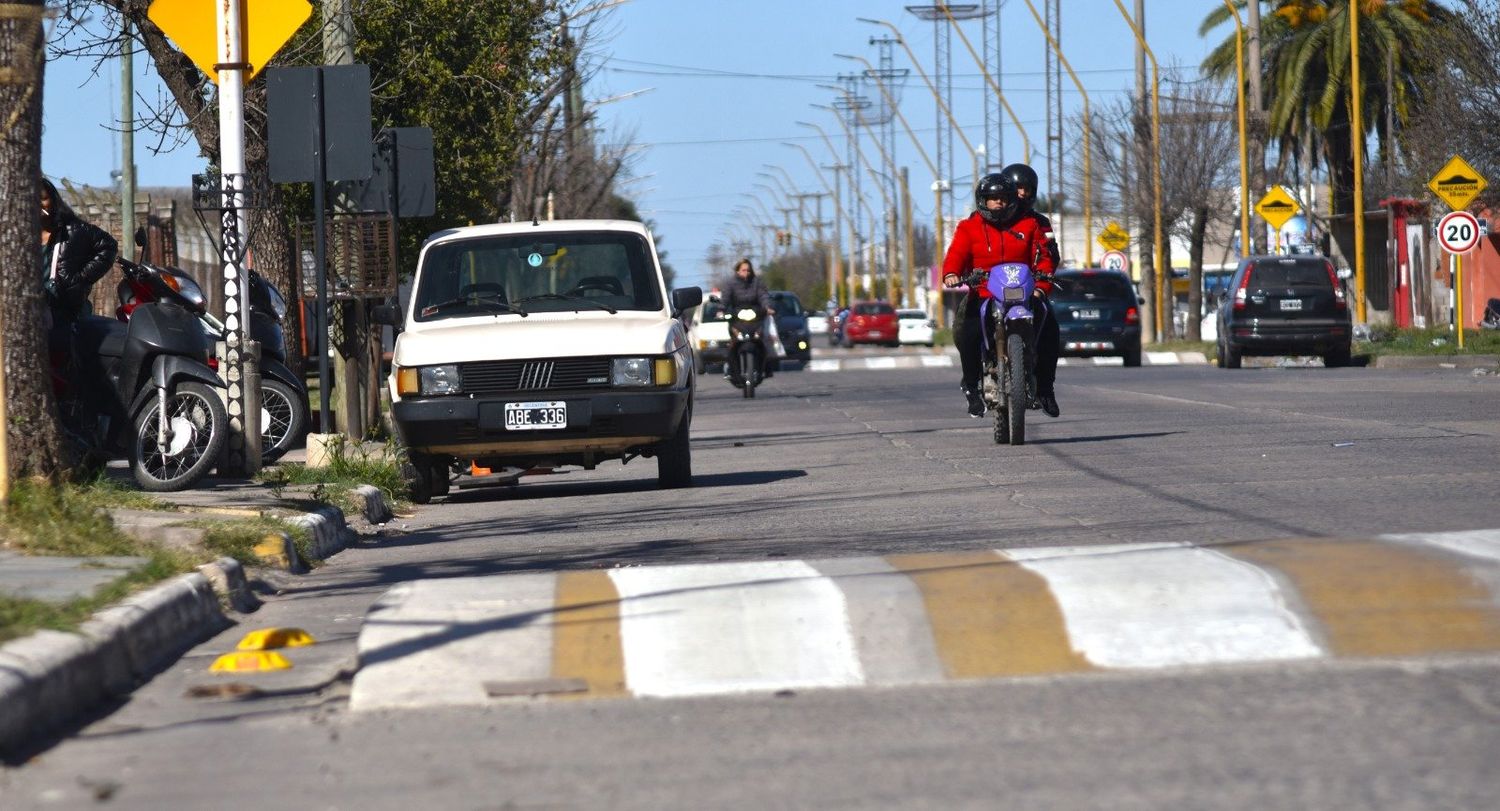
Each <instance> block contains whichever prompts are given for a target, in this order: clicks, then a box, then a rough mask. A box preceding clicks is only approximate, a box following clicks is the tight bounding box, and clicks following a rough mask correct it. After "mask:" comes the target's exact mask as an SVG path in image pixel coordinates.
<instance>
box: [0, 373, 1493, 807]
mask: <svg viewBox="0 0 1500 811" xmlns="http://www.w3.org/2000/svg"><path fill="white" fill-rule="evenodd" d="M954 377H955V375H954V372H953V370H921V369H913V370H901V371H892V372H876V371H868V372H838V373H812V372H807V373H797V372H783V373H780V374H778V375H777V376H776V377H775V378H773V379H772V380H771V381H769V382H768V384H767V385H766V386H765V387H764V388H763V390H762V391H761V393H760V395H759V396H758V397H757V398H756V399H755V400H751V401H746V400H742V399H740V398H739V393H738V392H737V391H736V390H734V389H732V388H730V387H729V386H728V385H727V384H725V383H723V382H722V381H720V380H717V379H713V378H709V379H705V380H704V381H702V386H701V388H700V394H699V399H698V403H697V412H696V416H695V421H694V430H693V452H694V468H695V474H696V479H697V486H696V487H694V488H693V489H690V490H678V491H661V490H658V489H656V487H655V466H654V463H652V462H651V461H649V460H636V461H634V462H632V463H631V464H629V465H628V466H624V467H621V466H620V465H618V464H614V465H610V466H607V467H604V468H601V469H599V470H597V471H593V472H571V473H566V474H561V475H556V476H550V477H538V478H533V479H528V480H526V481H525V482H524V483H523V484H522V485H520V486H519V487H516V488H506V489H478V490H463V491H459V492H457V493H456V494H455V495H453V496H451V497H450V498H449V499H448V500H447V501H446V503H439V504H435V505H431V506H428V507H425V508H422V509H421V510H420V511H419V512H418V514H417V515H415V516H414V517H411V518H409V519H405V520H404V522H403V523H402V524H400V525H392V526H391V527H389V528H388V529H389V531H388V532H387V533H385V534H383V535H382V536H381V537H378V538H374V539H370V540H369V542H368V543H366V544H364V545H362V546H360V547H356V548H353V549H350V550H347V551H345V552H343V553H341V554H340V555H338V556H337V557H336V558H334V559H333V560H332V561H330V562H329V563H328V565H326V566H324V567H323V568H321V569H319V570H318V571H316V572H314V573H313V574H311V575H308V576H305V577H302V578H298V579H289V580H287V581H286V582H285V583H283V584H282V587H283V592H282V593H281V594H280V595H279V596H277V597H275V598H273V599H271V600H270V601H269V602H268V603H267V605H266V606H265V607H264V608H262V609H261V611H260V612H257V614H255V615H253V616H250V617H248V618H246V621H245V622H244V623H243V624H242V625H241V627H239V628H237V629H233V630H231V631H229V632H226V633H225V634H223V635H221V636H220V637H218V638H216V639H214V640H211V641H209V642H207V643H205V644H204V645H201V646H199V647H198V648H197V649H195V650H194V651H193V652H192V653H191V654H190V655H189V656H187V657H185V658H184V659H183V660H182V661H181V662H179V663H178V664H177V665H176V666H175V667H173V668H172V669H170V670H169V671H167V672H165V673H163V674H161V675H160V676H159V677H158V678H156V679H155V680H153V681H152V682H151V683H150V684H148V685H146V686H144V687H143V688H142V689H141V690H140V691H139V692H138V693H137V694H136V695H135V697H133V698H132V700H131V701H130V702H129V703H127V704H126V705H124V706H122V707H119V708H114V709H113V711H111V712H107V713H104V714H102V715H101V717H99V718H98V719H96V720H95V721H94V722H93V723H92V724H90V725H87V726H85V727H84V728H82V729H80V730H78V731H77V732H76V734H74V735H72V736H71V737H69V738H68V739H66V740H64V741H63V742H61V743H60V744H58V745H56V746H55V747H52V748H50V749H46V750H44V751H42V752H41V753H40V754H39V755H38V757H36V758H35V759H34V760H32V761H31V762H29V763H26V764H24V765H23V766H21V767H19V768H11V769H7V770H6V771H4V772H3V773H0V806H3V807H5V808H7V809H10V808H52V807H82V806H89V805H92V804H93V803H94V802H95V801H97V800H101V799H103V800H107V801H108V802H109V805H110V807H120V808H166V807H174V808H176V807H216V808H239V807H243V808H262V807H267V806H271V805H290V806H294V807H322V808H346V807H348V808H353V807H360V808H396V807H403V808H404V807H409V806H411V805H412V804H414V803H425V804H428V805H431V806H433V807H442V808H561V807H566V808H574V807H584V806H589V807H597V806H603V807H611V808H665V807H672V808H702V807H734V808H764V807H798V808H812V807H817V808H829V807H850V808H856V807H857V808H872V807H882V808H912V807H932V808H939V807H941V808H965V807H972V808H993V807H999V806H1004V807H1017V808H1026V807H1050V808H1092V807H1101V806H1108V807H1112V808H1152V809H1159V808H1195V809H1196V808H1324V807H1358V808H1412V809H1427V808H1476V809H1478V808H1491V807H1493V805H1494V796H1495V794H1496V791H1497V789H1500V777H1497V776H1496V774H1495V771H1494V769H1493V762H1492V761H1493V753H1494V752H1495V751H1500V687H1497V685H1500V679H1497V678H1496V677H1497V675H1500V657H1497V656H1496V655H1495V654H1494V653H1493V652H1492V650H1490V649H1487V648H1485V647H1484V646H1483V645H1478V646H1473V647H1474V649H1473V650H1468V651H1465V650H1461V649H1458V648H1454V649H1452V650H1436V651H1426V652H1422V653H1419V654H1415V655H1389V656H1386V655H1364V656H1350V657H1334V658H1309V659H1304V660H1297V661H1277V662H1261V663H1257V664H1235V665H1214V666H1181V665H1178V666H1167V667H1158V668H1153V669H1150V670H1139V671H1106V672H1098V671H1092V672H1084V673H1047V674H1044V675H1038V676H1029V677H1005V678H973V679H962V680H949V681H942V682H936V683H892V684H885V685H878V686H868V685H866V686H859V687H844V688H836V689H781V690H777V691H750V692H746V693H741V694H731V695H702V696H695V697H674V698H615V699H591V698H584V699H581V700H579V699H571V698H567V697H552V698H541V699H529V698H520V699H515V698H506V699H496V700H495V701H494V702H493V703H490V704H487V705H477V706H475V705H470V706H462V707H439V706H430V705H421V706H417V707H416V708H414V709H401V710H383V709H382V710H374V711H359V710H355V709H351V706H350V700H349V699H350V695H351V692H354V691H355V690H356V689H357V688H355V687H354V685H356V684H357V683H358V680H359V678H361V677H362V676H363V675H364V673H363V672H362V673H360V674H359V675H357V676H354V677H353V678H350V675H351V673H352V665H350V664H349V663H351V662H352V661H353V653H354V649H355V646H356V640H357V639H358V638H359V636H360V634H361V630H362V628H364V627H365V626H367V625H369V624H370V623H369V621H368V620H367V617H368V616H370V615H369V612H370V609H371V607H372V606H373V605H375V604H376V602H377V601H378V600H382V599H384V600H390V599H391V595H392V592H391V589H392V588H394V587H398V586H402V584H413V583H424V584H430V587H431V588H441V587H443V586H444V585H445V583H444V582H439V581H445V582H446V583H447V585H450V586H457V585H459V584H463V585H464V587H465V588H468V589H470V590H471V591H475V590H477V591H478V596H477V597H476V596H474V595H471V596H470V597H469V598H468V599H470V601H471V604H473V605H479V604H484V603H503V602H505V600H507V599H519V598H515V597H514V595H515V594H516V592H515V591H514V590H512V591H498V590H496V591H490V590H487V589H489V587H490V584H498V583H522V582H535V581H536V578H543V577H556V576H558V575H557V573H559V572H563V573H568V572H576V573H584V572H593V571H598V570H607V571H610V572H621V571H627V572H629V571H634V570H637V569H638V570H639V571H640V572H641V573H649V572H652V571H655V568H654V567H660V566H681V565H682V564H716V563H723V564H735V565H742V566H743V565H748V564H751V563H756V564H772V563H775V562H783V563H788V564H790V563H792V562H795V561H805V560H817V561H840V560H844V561H848V560H850V559H859V560H868V559H872V558H874V557H876V556H883V558H882V559H885V560H893V559H910V558H911V557H912V556H915V555H917V554H919V553H920V554H928V553H944V554H951V555H961V554H967V553H969V552H971V551H972V550H991V549H998V550H1001V552H1002V553H1005V552H1006V550H1009V554H1010V555H1011V556H1013V557H1015V558H1017V559H1022V558H1024V557H1025V556H1026V552H1027V550H1031V551H1032V552H1033V553H1036V550H1038V549H1045V550H1052V549H1055V548H1059V547H1080V546H1082V547H1089V546H1096V547H1101V548H1104V547H1114V546H1118V545H1141V544H1172V545H1193V546H1203V547H1208V548H1231V547H1235V546H1236V545H1239V546H1242V547H1243V548H1246V549H1251V548H1259V547H1256V546H1255V544H1252V543H1250V542H1265V541H1269V540H1273V539H1289V538H1321V539H1334V538H1369V537H1374V536H1377V535H1383V534H1390V533H1436V532H1453V531H1465V530H1485V529H1494V528H1500V511H1497V510H1496V507H1495V505H1496V499H1495V493H1497V492H1500V464H1497V461H1496V460H1497V459H1500V419H1497V418H1496V413H1495V412H1496V410H1497V408H1500V377H1496V376H1472V375H1469V374H1467V373H1462V372H1454V371H1443V370H1435V371H1388V370H1376V369H1333V370H1325V369H1319V368H1311V369H1248V370H1241V371H1236V372H1231V371H1225V370H1219V369H1215V368H1212V367H1144V368H1140V369H1122V368H1109V367H1100V368H1089V367H1078V368H1074V367H1069V368H1067V369H1064V370H1063V371H1062V372H1061V373H1060V375H1059V385H1058V394H1059V400H1060V401H1061V405H1062V408H1063V416H1062V417H1061V418H1060V419H1057V420H1048V419H1046V418H1045V417H1041V416H1039V415H1037V412H1032V415H1033V417H1034V419H1033V420H1031V421H1029V441H1028V443H1027V444H1026V445H1025V446H1022V447H997V446H995V445H994V444H993V443H992V441H991V437H990V429H989V425H988V422H987V421H983V420H971V419H969V418H968V417H966V416H965V415H964V413H963V399H962V397H961V396H960V395H959V392H958V389H957V381H956V380H955V379H954ZM1247 554H1248V553H1247ZM902 556H905V557H904V558H903V557H902ZM825 565H831V564H825ZM848 565H854V564H853V563H848ZM1288 571H1290V569H1289V570H1288ZM1483 571H1489V570H1483ZM1491 574H1492V572H1491ZM615 577H616V582H624V581H623V580H621V579H620V577H619V576H618V575H616V576H615ZM528 578H529V579H528ZM1475 582H1478V583H1479V584H1480V586H1478V587H1477V588H1480V589H1481V591H1483V590H1484V589H1488V591H1487V592H1483V593H1482V594H1481V596H1480V597H1478V598H1475V597H1473V595H1472V594H1471V595H1470V597H1468V598H1466V599H1467V600H1468V603H1466V604H1464V605H1462V606H1459V608H1461V609H1463V610H1466V611H1476V612H1478V614H1477V616H1479V619H1478V620H1476V621H1477V622H1480V623H1483V622H1488V621H1490V620H1491V619H1492V618H1493V615H1494V613H1495V610H1494V609H1495V605H1496V597H1497V595H1496V588H1497V587H1496V585H1495V584H1496V583H1500V579H1496V578H1494V577H1489V576H1486V577H1479V578H1478V579H1477V580H1476V581H1475ZM406 588H410V586H407V587H406ZM396 593H398V594H399V593H400V592H396ZM436 593H439V594H441V593H442V592H436ZM1424 595H1425V596H1424ZM1361 598H1362V599H1365V600H1366V601H1367V602H1368V601H1370V600H1374V601H1375V603H1374V604H1376V605H1377V607H1378V604H1379V600H1380V599H1384V598H1385V595H1382V594H1375V595H1369V594H1364V595H1361ZM1430 598H1431V594H1430V593H1429V592H1421V593H1420V594H1417V596H1416V597H1415V598H1412V599H1417V600H1423V599H1430ZM1390 599H1391V600H1395V599H1396V597H1394V596H1393V597H1391V598H1390ZM1409 607H1410V606H1408V608H1409ZM1439 607H1440V608H1441V606H1439ZM1293 608H1295V606H1293ZM492 610H493V611H495V612H499V613H497V614H495V615H494V616H500V615H501V614H503V612H504V610H505V607H504V606H503V605H501V606H497V607H494V608H492ZM1392 616H1396V614H1394V613H1393V614H1392ZM892 619H893V621H894V619H895V618H894V615H893V617H892ZM1373 624H1375V625H1379V624H1380V618H1379V617H1378V616H1377V617H1376V618H1375V620H1374V621H1373ZM271 625H282V626H297V627H302V628H306V629H307V630H309V631H310V632H312V633H313V635H314V636H315V637H317V638H318V639H319V644H318V645H317V646H314V647H315V649H316V650H317V651H319V652H320V653H319V656H321V657H322V658H321V659H319V658H316V657H314V658H310V659H308V660H307V665H306V667H303V668H302V669H301V670H299V671H297V672H298V674H299V675H300V676H301V677H302V679H303V681H302V683H300V684H299V683H298V682H297V681H296V679H295V678H291V679H290V680H288V679H289V678H290V677H285V676H283V677H282V681H280V682H271V681H267V682H259V683H258V682H256V679H257V678H260V677H258V676H254V675H249V676H241V677H235V678H233V679H230V680H229V681H228V682H226V681H225V678H224V677H215V676H210V675H208V674H207V673H206V672H205V668H206V665H207V664H208V662H209V661H211V659H212V657H214V656H216V655H217V654H219V653H222V652H224V651H227V650H229V649H230V648H231V647H232V646H233V644H234V642H235V641H237V640H238V638H239V637H240V636H241V635H243V633H244V632H245V631H246V630H249V629H251V628H256V627H264V626H271ZM473 627H474V629H475V630H474V632H473V633H472V634H469V636H471V637H472V639H471V640H470V641H471V642H473V643H475V645H476V647H475V648H474V650H476V651H481V652H483V651H485V650H486V649H487V648H488V650H489V652H490V654H491V655H492V656H493V660H491V659H487V658H485V656H484V655H483V653H481V654H480V655H479V656H477V657H476V658H475V659H474V660H473V661H472V662H471V663H470V666H471V667H472V668H474V669H478V670H481V671H484V672H480V673H478V675H477V677H479V678H483V677H484V676H485V673H486V672H491V671H490V670H488V669H493V671H492V672H493V673H494V674H495V677H496V678H500V677H501V675H503V671H505V669H506V668H507V667H510V666H511V664H512V660H513V659H514V658H515V657H513V656H510V655H509V652H510V650H511V649H509V648H505V647H501V645H502V644H509V643H502V642H501V641H500V638H499V637H491V636H489V635H488V634H489V632H490V631H500V630H502V629H501V628H499V627H498V626H485V625H483V624H478V625H475V626H473ZM558 627H559V628H561V627H562V625H561V624H559V626H558ZM1481 630H1483V629H1481ZM555 632H557V633H560V631H555ZM1481 635H1482V634H1481ZM492 640H493V644H490V642H491V641H492ZM1317 641H1318V642H1319V644H1323V643H1324V642H1325V640H1322V639H1321V638H1319V639H1318V640H1317ZM710 644H711V643H710ZM310 650H311V649H310ZM386 656H387V658H394V659H396V660H398V661H399V660H400V653H399V649H397V653H396V654H395V655H394V656H392V655H391V654H390V653H389V652H387V653H386ZM341 666H348V668H349V672H346V673H345V674H344V675H343V677H341V678H333V677H332V676H331V674H333V673H335V672H336V671H337V670H338V669H339V668H340V667H341ZM299 667H301V665H299ZM319 673H325V674H329V675H328V676H327V677H325V678H318V677H316V674H319ZM450 678H451V674H449V673H446V672H442V671H433V672H431V673H430V675H429V681H430V682H431V683H432V684H431V685H430V687H431V688H432V689H433V690H434V692H436V693H438V694H441V693H443V692H444V691H445V690H446V689H447V684H448V683H449V681H448V680H449V679H450ZM323 682H327V683H326V684H324V683H323ZM226 685H245V686H248V687H250V688H256V687H260V688H262V689H268V690H269V689H280V690H282V692H280V693H270V694H264V695H261V696H259V697H253V698H241V699H238V700H235V699H233V698H230V697H228V696H230V695H232V694H233V693H235V692H236V689H235V688H233V687H229V686H226ZM273 685H274V688H273ZM453 689H458V685H457V684H456V683H454V686H453ZM191 696H197V697H191Z"/></svg>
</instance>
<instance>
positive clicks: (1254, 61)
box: [1244, 0, 1310, 256]
mask: <svg viewBox="0 0 1500 811" xmlns="http://www.w3.org/2000/svg"><path fill="white" fill-rule="evenodd" d="M1245 10H1246V11H1247V12H1248V14H1247V15H1246V17H1247V20H1246V23H1245V40H1246V42H1245V60H1246V62H1247V63H1248V64H1246V65H1245V75H1246V77H1247V78H1248V79H1249V84H1250V87H1249V90H1248V94H1247V95H1248V99H1247V101H1248V102H1249V106H1250V114H1249V117H1250V133H1249V134H1250V147H1249V151H1250V192H1251V194H1253V195H1255V196H1256V197H1257V199H1258V198H1259V196H1260V195H1261V194H1263V193H1264V192H1265V190H1266V110H1265V106H1264V101H1263V99H1262V97H1261V90H1260V3H1259V2H1257V0H1251V2H1249V3H1246V4H1245ZM1302 140H1303V141H1307V140H1308V139H1306V138H1304V139H1302ZM1255 202H1256V201H1255V200H1246V201H1245V202H1244V205H1247V206H1252V208H1251V209H1250V215H1251V217H1253V218H1254V219H1253V221H1252V222H1251V225H1250V231H1251V234H1253V235H1254V239H1251V240H1250V241H1249V242H1246V243H1245V255H1246V256H1249V255H1251V254H1254V253H1262V252H1264V248H1265V234H1266V224H1265V220H1264V219H1262V218H1261V217H1260V216H1259V215H1258V214H1256V213H1255V209H1254V208H1253V206H1254V205H1255ZM1309 214H1310V212H1309ZM1309 219H1310V217H1309ZM1257 248H1259V250H1257Z"/></svg>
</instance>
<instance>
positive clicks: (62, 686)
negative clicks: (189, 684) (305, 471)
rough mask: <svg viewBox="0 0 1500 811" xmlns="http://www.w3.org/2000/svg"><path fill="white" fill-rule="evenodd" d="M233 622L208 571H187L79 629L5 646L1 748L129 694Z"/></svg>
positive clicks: (0, 672)
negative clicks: (213, 585)
mask: <svg viewBox="0 0 1500 811" xmlns="http://www.w3.org/2000/svg"><path fill="white" fill-rule="evenodd" d="M228 623H229V619H228V617H226V616H225V615H224V613H223V611H222V610H221V609H220V608H219V600H218V597H217V596H216V595H215V594H214V591H213V588H212V586H211V585H210V584H209V580H208V578H207V577H204V576H203V575H201V574H187V575H183V576H181V577H178V578H176V579H174V580H169V581H167V582H165V583H162V584H159V585H157V586H153V587H152V588H149V589H146V590H145V591H142V592H140V593H138V594H135V595H132V596H131V597H129V598H126V599H125V600H123V601H122V602H120V603H118V604H116V605H114V606H111V607H109V608H106V609H104V610H103V611H100V612H98V613H96V614H94V616H93V618H92V619H90V620H88V621H87V622H85V623H83V625H82V626H81V627H80V628H79V631H78V632H77V633H66V632H62V631H39V632H37V633H34V634H32V635H30V636H27V637H23V638H21V639H17V640H13V641H11V642H8V643H6V644H5V645H4V646H3V647H0V751H7V752H10V751H18V750H20V749H22V748H23V747H24V746H25V745H26V744H27V743H31V742H35V741H36V740H37V738H38V737H39V736H41V735H42V734H44V733H46V732H49V731H51V730H55V729H57V728H58V727H60V726H61V725H63V724H65V723H67V722H69V721H71V720H73V719H75V718H77V717H78V716H79V715H81V714H82V713H84V712H85V711H87V710H88V709H89V708H91V707H93V706H95V705H96V704H98V703H99V702H100V701H103V700H104V699H106V698H109V697H112V696H118V695H124V694H127V693H129V692H130V691H131V690H132V689H134V688H135V685H136V684H138V683H139V682H141V681H142V680H144V679H147V678H149V677H150V676H151V675H152V674H154V673H155V672H156V671H157V670H158V669H159V668H161V667H163V666H165V665H166V664H168V663H169V662H170V661H171V660H172V659H173V658H174V657H175V656H177V655H178V654H180V653H182V652H183V651H185V650H187V649H188V648H190V647H192V646H193V645H195V644H197V643H198V642H201V641H203V640H204V639H207V638H208V637H209V636H211V635H212V634H214V633H217V632H218V631H219V630H220V629H222V628H223V627H225V626H226V625H227V624H228Z"/></svg>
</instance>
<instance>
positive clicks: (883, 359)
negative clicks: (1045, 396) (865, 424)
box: [802, 352, 1208, 372]
mask: <svg viewBox="0 0 1500 811" xmlns="http://www.w3.org/2000/svg"><path fill="white" fill-rule="evenodd" d="M1141 359H1142V363H1143V364H1144V365H1146V366H1204V365H1207V364H1208V357H1207V356H1206V355H1204V354H1203V353H1202V352H1145V353H1142V356H1141ZM1057 365H1058V366H1124V365H1125V359H1124V358H1122V357H1118V356H1113V355H1111V356H1101V357H1082V358H1058V359H1057ZM957 367H958V356H957V355H952V354H942V355H895V356H874V357H868V358H858V357H856V358H818V359H815V360H810V361H808V362H807V363H806V364H804V365H803V367H802V368H803V369H804V370H805V371H809V372H849V371H884V370H889V369H934V368H944V369H946V368H957Z"/></svg>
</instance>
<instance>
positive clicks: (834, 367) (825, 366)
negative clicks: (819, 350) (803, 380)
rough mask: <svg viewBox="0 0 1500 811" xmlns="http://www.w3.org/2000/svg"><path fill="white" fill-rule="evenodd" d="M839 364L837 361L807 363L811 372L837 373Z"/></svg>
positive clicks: (812, 361)
mask: <svg viewBox="0 0 1500 811" xmlns="http://www.w3.org/2000/svg"><path fill="white" fill-rule="evenodd" d="M838 370H839V362H838V361H837V360H810V361H808V362H807V371H809V372H837V371H838Z"/></svg>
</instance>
